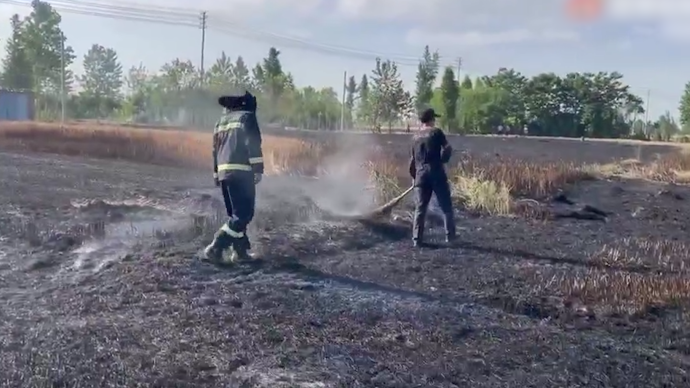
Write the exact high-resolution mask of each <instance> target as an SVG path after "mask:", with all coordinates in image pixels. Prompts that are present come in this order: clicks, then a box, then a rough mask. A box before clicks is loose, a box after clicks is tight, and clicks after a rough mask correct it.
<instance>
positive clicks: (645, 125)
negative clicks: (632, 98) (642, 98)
mask: <svg viewBox="0 0 690 388" xmlns="http://www.w3.org/2000/svg"><path fill="white" fill-rule="evenodd" d="M651 96H652V89H647V103H646V104H645V108H644V128H645V134H647V135H649V128H648V126H649V125H648V124H647V123H649V98H650V97H651Z"/></svg>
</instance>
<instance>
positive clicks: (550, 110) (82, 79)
mask: <svg viewBox="0 0 690 388" xmlns="http://www.w3.org/2000/svg"><path fill="white" fill-rule="evenodd" d="M31 6H32V12H31V13H30V14H29V15H28V16H26V17H24V18H21V17H20V16H19V15H14V16H12V18H11V26H12V34H11V36H10V38H9V39H8V40H7V44H6V53H5V58H4V60H3V62H2V65H3V66H2V72H0V86H1V87H3V88H6V89H14V90H30V91H32V92H33V94H34V96H35V99H36V108H37V109H36V110H37V112H38V116H39V118H41V119H56V118H57V117H58V115H59V114H60V112H61V111H62V106H61V98H62V97H63V96H64V95H66V96H67V98H66V101H67V102H66V106H65V110H66V112H67V115H68V117H69V118H74V119H115V120H128V121H135V122H142V123H166V124H179V125H186V126H210V125H212V123H213V122H214V121H215V120H216V119H217V116H218V114H219V109H218V106H217V105H216V103H215V99H216V97H217V96H218V95H220V94H222V93H229V92H243V91H244V90H250V91H252V92H253V93H255V94H256V95H257V96H258V98H259V99H260V107H261V108H260V120H261V121H262V122H264V123H279V124H281V125H283V126H289V127H298V128H309V129H337V128H339V127H340V125H341V120H342V122H343V123H344V124H345V126H346V127H347V128H355V127H357V128H370V129H374V130H381V128H384V129H386V128H389V129H390V128H393V127H400V126H403V127H404V126H407V127H408V128H409V125H410V124H412V125H414V124H413V123H414V115H415V112H416V111H419V110H421V109H423V108H424V107H428V106H432V107H434V108H435V109H437V110H438V111H440V113H441V114H442V115H443V117H442V122H441V125H442V126H443V127H444V128H446V129H447V130H449V131H453V132H465V133H496V132H500V133H529V134H533V135H548V136H576V137H580V136H588V137H628V136H636V137H648V136H650V135H651V136H654V137H656V138H665V139H668V138H670V137H672V136H673V135H674V134H676V133H677V132H679V131H680V130H681V129H680V128H679V126H678V125H677V124H676V123H675V121H674V120H673V119H672V117H671V115H670V114H669V113H667V114H665V115H664V116H662V117H660V118H659V119H658V120H656V121H655V122H645V121H644V120H643V117H644V107H643V103H642V100H641V99H640V98H639V97H638V96H636V95H634V94H633V93H632V92H631V91H630V87H629V86H628V85H626V84H625V83H624V82H623V77H622V75H621V74H619V73H615V72H614V73H607V72H601V73H596V74H593V73H571V74H567V75H565V76H559V75H556V74H553V73H543V74H539V75H536V76H533V77H531V78H530V77H526V76H524V75H522V74H520V73H519V72H517V71H515V70H512V69H501V70H499V71H498V72H497V73H496V74H494V75H491V76H484V77H480V78H476V79H471V78H469V77H465V78H464V80H460V79H459V77H458V74H456V73H455V72H454V70H453V68H451V67H447V68H444V69H441V68H440V62H439V55H438V53H436V52H432V51H431V50H430V49H429V47H426V48H425V50H424V53H423V54H422V57H421V59H420V62H419V66H418V69H417V76H416V88H415V90H414V94H412V93H410V91H406V90H405V88H404V86H403V81H402V80H401V77H400V74H399V71H398V66H397V64H396V63H395V62H392V61H390V60H385V59H377V60H376V63H375V66H374V69H373V70H372V72H371V73H370V74H365V75H362V76H361V77H355V76H352V77H350V78H349V80H348V82H347V84H346V85H345V90H346V95H345V98H344V106H342V104H341V101H340V100H339V98H338V94H337V92H336V91H335V90H333V89H332V88H323V89H315V88H313V87H310V86H306V87H298V86H296V85H295V82H294V79H293V77H292V75H291V74H290V72H288V71H286V70H285V69H284V68H283V66H282V64H281V60H280V51H279V50H278V49H276V48H271V49H270V50H269V52H268V55H267V57H266V58H265V59H263V60H262V61H261V62H260V63H257V64H255V65H254V66H253V67H251V68H250V66H248V64H247V63H245V61H244V59H243V58H242V57H241V56H237V57H235V58H234V59H232V58H230V57H229V56H227V55H226V54H225V53H223V54H222V55H221V56H220V57H219V58H217V59H216V60H215V62H214V63H213V65H212V66H211V67H210V68H209V69H208V70H207V71H205V72H202V71H200V69H198V68H196V67H195V66H194V64H193V63H192V62H191V61H189V60H182V59H174V60H173V61H171V62H169V63H167V64H165V65H164V66H163V67H162V68H161V69H160V70H159V71H157V72H151V71H148V69H146V68H145V67H144V66H143V65H141V66H138V67H133V68H131V69H129V70H128V71H127V72H125V71H123V66H122V64H121V63H120V62H119V60H118V56H117V53H116V51H115V50H114V49H112V48H107V47H103V46H101V45H99V44H94V45H93V46H92V47H91V49H90V50H89V51H88V52H87V53H86V54H85V55H84V57H83V59H82V64H83V68H84V72H83V74H81V75H74V74H72V72H70V71H69V66H70V65H72V63H73V62H74V61H75V59H76V56H75V54H74V50H73V49H72V48H71V47H70V46H69V45H67V39H66V37H65V36H64V34H63V32H62V30H61V28H60V24H61V16H60V14H59V13H58V12H57V11H56V10H55V9H54V8H52V7H51V6H50V4H49V3H47V2H44V1H40V0H33V1H32V4H31ZM439 76H440V78H441V79H440V86H438V87H437V86H436V85H437V81H438V78H439ZM77 85H78V86H77ZM686 89H687V90H686V93H685V96H684V97H683V100H682V101H681V108H680V111H681V116H680V117H681V124H682V126H683V127H688V126H690V83H689V84H688V86H687V88H686ZM343 113H344V114H343Z"/></svg>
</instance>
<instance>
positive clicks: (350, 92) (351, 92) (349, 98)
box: [345, 76, 357, 126]
mask: <svg viewBox="0 0 690 388" xmlns="http://www.w3.org/2000/svg"><path fill="white" fill-rule="evenodd" d="M356 94H357V81H355V76H350V78H349V79H348V81H347V85H346V86H345V110H346V112H345V113H346V115H347V117H346V119H347V123H348V126H352V118H353V114H354V110H355V100H356V98H357V96H356Z"/></svg>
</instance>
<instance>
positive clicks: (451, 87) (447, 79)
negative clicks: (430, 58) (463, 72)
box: [441, 66, 460, 132]
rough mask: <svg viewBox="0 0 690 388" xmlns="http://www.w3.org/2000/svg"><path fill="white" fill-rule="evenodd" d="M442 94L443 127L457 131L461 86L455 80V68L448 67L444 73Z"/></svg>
mask: <svg viewBox="0 0 690 388" xmlns="http://www.w3.org/2000/svg"><path fill="white" fill-rule="evenodd" d="M441 94H442V96H443V114H442V117H441V122H442V125H443V126H445V127H447V128H448V130H449V131H451V132H454V131H457V129H458V128H457V125H458V122H457V118H456V112H457V107H458V98H459V97H460V85H459V84H458V81H457V80H456V79H455V72H454V71H453V68H452V67H450V66H448V67H446V69H445V71H444V72H443V79H442V81H441Z"/></svg>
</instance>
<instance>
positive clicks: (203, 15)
mask: <svg viewBox="0 0 690 388" xmlns="http://www.w3.org/2000/svg"><path fill="white" fill-rule="evenodd" d="M206 19H207V14H206V11H204V12H202V13H201V66H200V67H199V70H200V74H201V83H202V84H203V83H204V54H205V53H206Z"/></svg>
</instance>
